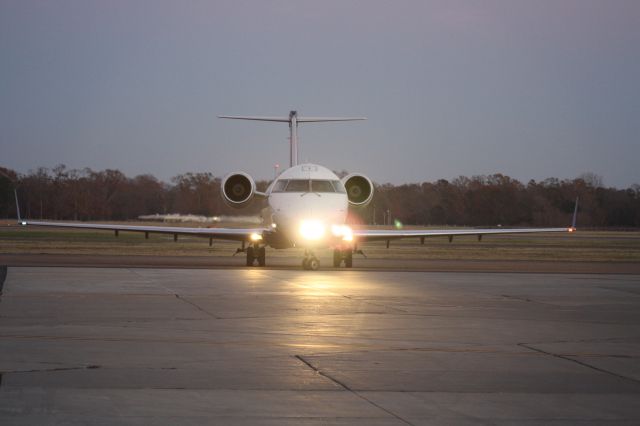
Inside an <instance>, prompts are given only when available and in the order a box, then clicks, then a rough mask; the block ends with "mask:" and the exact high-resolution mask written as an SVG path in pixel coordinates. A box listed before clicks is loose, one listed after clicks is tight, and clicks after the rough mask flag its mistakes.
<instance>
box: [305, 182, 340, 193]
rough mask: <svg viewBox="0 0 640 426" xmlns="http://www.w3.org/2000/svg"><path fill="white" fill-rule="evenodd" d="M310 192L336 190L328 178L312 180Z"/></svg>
mask: <svg viewBox="0 0 640 426" xmlns="http://www.w3.org/2000/svg"><path fill="white" fill-rule="evenodd" d="M311 192H336V190H335V189H334V188H333V185H331V181H330V180H315V179H314V180H312V181H311Z"/></svg>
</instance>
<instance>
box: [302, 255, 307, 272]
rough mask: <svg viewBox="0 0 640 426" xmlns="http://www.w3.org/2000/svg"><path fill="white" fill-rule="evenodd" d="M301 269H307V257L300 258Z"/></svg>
mask: <svg viewBox="0 0 640 426" xmlns="http://www.w3.org/2000/svg"><path fill="white" fill-rule="evenodd" d="M302 269H305V270H306V269H309V259H308V258H306V257H305V258H304V259H302Z"/></svg>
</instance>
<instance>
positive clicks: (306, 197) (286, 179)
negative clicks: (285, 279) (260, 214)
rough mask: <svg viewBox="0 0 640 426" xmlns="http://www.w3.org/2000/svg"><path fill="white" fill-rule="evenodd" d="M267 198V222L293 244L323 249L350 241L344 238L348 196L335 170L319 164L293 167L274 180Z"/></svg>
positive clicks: (268, 190) (267, 192)
mask: <svg viewBox="0 0 640 426" xmlns="http://www.w3.org/2000/svg"><path fill="white" fill-rule="evenodd" d="M266 195H267V197H268V207H267V210H266V211H265V212H264V213H265V220H266V222H267V223H272V224H274V225H275V231H276V232H278V233H280V235H283V236H286V238H287V239H288V240H289V241H290V242H291V243H292V245H294V246H296V247H322V246H333V245H337V244H340V243H343V242H346V241H350V240H349V239H348V237H347V236H345V235H343V234H344V232H347V231H345V229H346V228H345V222H346V219H347V210H348V204H349V202H348V199H347V193H346V191H345V190H344V186H343V185H342V183H341V182H340V178H338V176H336V174H335V173H333V172H332V171H331V170H329V169H327V168H325V167H322V166H319V165H316V164H300V165H297V166H293V167H291V168H289V169H287V170H285V171H284V172H282V173H281V174H280V175H279V176H278V177H277V178H276V179H275V180H274V181H273V183H272V184H271V185H270V186H269V188H268V189H267V191H266ZM348 232H350V231H348Z"/></svg>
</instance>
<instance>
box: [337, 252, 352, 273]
mask: <svg viewBox="0 0 640 426" xmlns="http://www.w3.org/2000/svg"><path fill="white" fill-rule="evenodd" d="M343 261H344V267H345V268H351V267H353V250H352V249H351V248H347V249H334V250H333V267H334V268H339V267H340V265H341V264H342V262H343Z"/></svg>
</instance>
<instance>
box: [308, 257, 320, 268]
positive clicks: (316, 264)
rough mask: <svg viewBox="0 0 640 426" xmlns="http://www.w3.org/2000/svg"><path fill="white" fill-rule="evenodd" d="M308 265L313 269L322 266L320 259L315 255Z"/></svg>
mask: <svg viewBox="0 0 640 426" xmlns="http://www.w3.org/2000/svg"><path fill="white" fill-rule="evenodd" d="M307 265H308V268H309V269H311V270H312V271H317V270H318V268H319V267H320V261H319V260H318V259H316V258H315V257H312V258H311V259H309V261H308V262H307Z"/></svg>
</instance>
